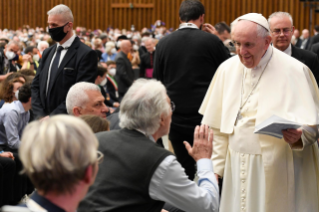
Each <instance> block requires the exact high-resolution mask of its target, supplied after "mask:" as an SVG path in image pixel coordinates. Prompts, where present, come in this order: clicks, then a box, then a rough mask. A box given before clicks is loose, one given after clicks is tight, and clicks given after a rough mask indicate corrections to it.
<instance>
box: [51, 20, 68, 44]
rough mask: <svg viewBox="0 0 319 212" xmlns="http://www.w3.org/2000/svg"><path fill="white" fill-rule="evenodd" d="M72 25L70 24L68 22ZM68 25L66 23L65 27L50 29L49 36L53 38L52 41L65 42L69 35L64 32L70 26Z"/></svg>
mask: <svg viewBox="0 0 319 212" xmlns="http://www.w3.org/2000/svg"><path fill="white" fill-rule="evenodd" d="M68 23H70V22H68ZM68 23H66V24H65V25H64V26H61V27H55V28H51V29H50V28H49V34H50V36H51V38H52V40H54V41H56V42H60V41H61V40H63V38H64V37H65V36H66V34H67V33H65V32H64V31H63V28H64V27H65V26H66V25H68Z"/></svg>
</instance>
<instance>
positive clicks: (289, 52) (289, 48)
mask: <svg viewBox="0 0 319 212" xmlns="http://www.w3.org/2000/svg"><path fill="white" fill-rule="evenodd" d="M284 53H286V54H288V55H289V56H291V54H292V52H291V44H289V46H288V48H287V49H286V50H285V51H284Z"/></svg>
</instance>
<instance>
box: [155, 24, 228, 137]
mask: <svg viewBox="0 0 319 212" xmlns="http://www.w3.org/2000/svg"><path fill="white" fill-rule="evenodd" d="M228 58H229V53H228V52H227V50H226V48H225V46H224V44H223V42H222V41H221V40H220V39H219V38H218V37H217V36H215V35H212V34H210V33H207V32H204V31H201V30H199V29H194V28H184V29H179V30H177V31H175V32H173V33H171V34H170V35H167V36H165V37H163V38H162V39H161V40H160V41H159V43H158V44H157V45H156V55H155V60H154V70H153V77H154V78H156V79H158V80H160V81H161V82H162V83H163V84H164V85H165V87H166V89H167V94H168V96H169V97H170V98H171V100H172V101H173V102H174V103H175V105H176V109H175V111H174V113H173V116H172V125H179V126H184V127H185V126H186V127H190V129H191V130H192V131H193V130H194V127H195V126H196V125H199V124H200V123H201V119H202V115H200V114H199V113H198V109H199V107H200V105H201V104H202V101H203V99H204V96H205V94H206V92H207V89H208V87H209V84H210V82H211V80H212V78H213V76H214V74H215V71H216V70H217V68H218V66H219V65H220V64H221V63H222V62H224V61H225V60H227V59H228Z"/></svg>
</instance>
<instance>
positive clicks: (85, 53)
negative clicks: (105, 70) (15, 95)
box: [31, 37, 98, 117]
mask: <svg viewBox="0 0 319 212" xmlns="http://www.w3.org/2000/svg"><path fill="white" fill-rule="evenodd" d="M56 48H57V44H55V45H53V46H51V47H50V48H48V49H46V50H44V52H43V55H42V62H41V64H40V65H39V68H38V71H37V73H36V76H35V78H34V80H33V82H32V87H31V90H32V109H33V112H34V113H35V117H41V116H45V115H49V114H50V115H54V114H61V113H65V114H66V113H67V111H66V106H65V99H66V95H67V93H68V91H69V89H70V87H71V86H72V85H74V84H75V83H77V82H81V81H86V82H92V83H94V81H95V78H96V75H97V62H98V61H97V54H96V52H95V51H94V50H92V49H91V48H89V47H88V46H86V45H85V44H83V43H82V42H81V41H80V39H79V38H78V37H76V38H75V39H74V42H73V43H72V45H71V46H70V47H69V48H68V51H67V53H66V55H65V56H64V58H63V60H62V61H61V64H60V66H59V69H58V72H57V73H56V75H55V78H54V79H52V80H53V81H51V82H52V83H50V86H49V88H48V94H47V95H46V87H47V79H48V71H49V67H50V63H51V60H52V57H53V55H54V53H55V51H56ZM46 96H50V99H49V100H48V102H49V105H47V100H46Z"/></svg>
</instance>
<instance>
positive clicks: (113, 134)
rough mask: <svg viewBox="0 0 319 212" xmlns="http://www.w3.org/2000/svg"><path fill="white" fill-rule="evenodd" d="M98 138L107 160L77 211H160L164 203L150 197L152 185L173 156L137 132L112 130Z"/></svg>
mask: <svg viewBox="0 0 319 212" xmlns="http://www.w3.org/2000/svg"><path fill="white" fill-rule="evenodd" d="M96 137H97V139H98V140H99V151H101V152H102V153H103V154H104V160H103V162H102V163H101V164H100V167H101V168H100V169H99V172H98V173H97V176H96V179H95V182H94V184H93V185H92V186H91V187H90V189H89V191H88V193H87V195H86V197H85V198H84V200H83V201H82V202H81V203H80V205H79V208H78V212H88V211H90V212H100V211H110V212H124V211H130V212H141V211H152V212H160V211H161V210H162V208H163V205H164V203H163V202H162V201H158V200H153V199H152V198H151V197H150V195H149V185H150V181H151V179H152V176H153V174H154V172H155V171H156V169H157V167H158V166H159V165H160V164H161V162H162V161H163V160H164V159H165V158H166V157H167V156H169V155H171V153H170V152H169V151H167V150H165V149H164V148H162V147H159V146H158V145H156V144H155V142H153V141H151V140H150V139H149V138H148V137H146V136H145V135H144V134H142V133H140V132H138V131H135V130H128V129H121V130H112V131H108V132H101V133H97V134H96ZM102 167H103V168H102Z"/></svg>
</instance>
